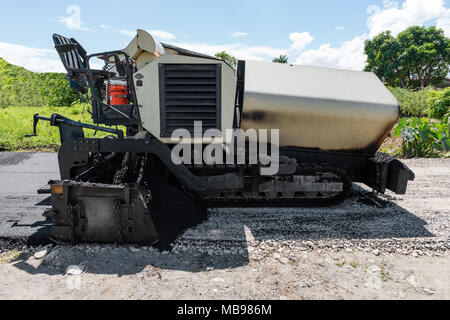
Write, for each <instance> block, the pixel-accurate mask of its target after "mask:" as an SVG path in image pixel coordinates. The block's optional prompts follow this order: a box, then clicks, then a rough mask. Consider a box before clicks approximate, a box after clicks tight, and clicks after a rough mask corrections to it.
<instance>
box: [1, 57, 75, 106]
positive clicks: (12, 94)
mask: <svg viewBox="0 0 450 320" xmlns="http://www.w3.org/2000/svg"><path fill="white" fill-rule="evenodd" d="M78 101H79V95H78V94H77V93H76V92H75V91H74V90H73V89H72V88H70V86H69V83H68V81H67V79H66V77H65V75H64V74H62V73H34V72H31V71H28V70H26V69H24V68H22V67H18V66H14V65H12V64H10V63H8V62H6V61H5V60H3V59H2V58H0V108H5V107H43V106H54V107H67V106H70V105H71V104H72V103H74V102H78Z"/></svg>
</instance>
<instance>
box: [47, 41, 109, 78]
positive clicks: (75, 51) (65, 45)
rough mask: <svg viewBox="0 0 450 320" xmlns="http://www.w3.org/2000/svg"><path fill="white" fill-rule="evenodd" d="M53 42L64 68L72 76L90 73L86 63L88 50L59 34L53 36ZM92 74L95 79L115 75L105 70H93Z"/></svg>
mask: <svg viewBox="0 0 450 320" xmlns="http://www.w3.org/2000/svg"><path fill="white" fill-rule="evenodd" d="M53 42H54V43H55V49H56V51H58V54H59V57H60V58H61V61H62V63H63V65H64V68H65V69H66V70H67V72H68V73H69V74H70V75H74V76H79V75H81V74H83V75H85V74H87V73H88V69H87V63H86V50H84V48H83V47H82V46H81V45H80V44H79V43H78V41H77V40H75V39H73V38H71V39H69V38H66V37H64V36H61V35H59V34H54V35H53ZM91 73H92V75H93V76H94V77H102V76H103V77H105V78H109V77H111V76H113V75H114V74H113V73H110V72H107V71H104V70H93V69H91Z"/></svg>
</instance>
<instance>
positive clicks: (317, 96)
mask: <svg viewBox="0 0 450 320" xmlns="http://www.w3.org/2000/svg"><path fill="white" fill-rule="evenodd" d="M398 117H399V107H398V102H397V100H396V99H395V97H394V96H393V95H392V94H391V93H390V91H389V90H388V89H387V88H386V87H385V85H384V84H383V83H382V82H381V81H380V80H379V79H378V78H377V76H376V75H375V74H373V73H370V72H359V71H347V70H337V69H328V68H320V67H309V66H299V65H288V64H277V63H268V62H255V61H247V62H246V68H245V94H244V104H243V119H242V125H241V126H242V128H243V129H249V128H255V129H279V130H280V145H281V146H291V147H303V148H314V149H321V150H353V151H365V152H374V151H376V150H377V149H378V147H379V146H380V145H381V143H382V142H383V140H384V139H385V138H386V136H387V134H388V133H389V132H390V130H391V129H392V128H393V126H394V125H395V123H396V121H397V120H398Z"/></svg>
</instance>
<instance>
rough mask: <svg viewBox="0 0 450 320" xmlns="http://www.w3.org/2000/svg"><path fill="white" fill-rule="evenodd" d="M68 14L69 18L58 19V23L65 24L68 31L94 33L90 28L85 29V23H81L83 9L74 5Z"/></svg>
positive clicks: (68, 10) (68, 9)
mask: <svg viewBox="0 0 450 320" xmlns="http://www.w3.org/2000/svg"><path fill="white" fill-rule="evenodd" d="M66 13H67V14H68V15H69V16H67V17H58V21H59V22H62V23H64V24H65V25H66V28H67V29H70V30H84V31H92V30H90V29H89V28H86V27H83V23H82V22H81V9H80V7H79V6H76V5H73V4H72V5H70V6H68V7H67V10H66Z"/></svg>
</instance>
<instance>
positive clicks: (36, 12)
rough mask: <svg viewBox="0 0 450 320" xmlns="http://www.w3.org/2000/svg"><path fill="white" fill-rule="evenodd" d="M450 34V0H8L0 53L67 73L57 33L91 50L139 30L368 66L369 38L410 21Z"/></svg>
mask: <svg viewBox="0 0 450 320" xmlns="http://www.w3.org/2000/svg"><path fill="white" fill-rule="evenodd" d="M414 24H418V25H425V26H429V25H437V26H438V27H441V28H443V29H444V30H445V32H446V34H447V36H449V35H450V10H449V9H448V8H447V3H446V1H444V0H399V1H392V0H384V1H383V0H340V1H337V0H315V1H311V0H310V1H294V0H285V1H274V0H272V1H268V0H258V1H254V0H240V1H237V0H236V1H235V0H228V1H220V2H219V1H214V0H209V1H205V0H195V1H194V0H191V1H189V0H185V1H177V0H171V1H161V0H160V1H137V0H134V1H133V0H132V1H115V0H109V1H92V0H91V1H84V0H82V1H76V0H69V1H65V0H64V1H61V0H59V1H56V0H54V1H50V0H47V1H29V0H16V1H7V2H4V3H2V11H1V12H0V57H3V58H5V59H7V60H8V61H9V62H11V63H15V64H18V65H22V66H24V67H26V68H28V69H31V70H33V71H63V70H62V66H61V65H60V63H59V61H58V59H57V56H56V54H55V52H54V49H53V43H52V41H51V35H52V34H53V33H55V32H56V33H61V34H63V35H67V36H70V37H75V38H76V39H78V41H79V42H80V43H82V44H83V45H84V46H85V48H86V49H87V51H88V52H94V51H95V52H97V51H104V50H110V49H111V50H112V49H119V48H123V47H125V45H126V44H127V43H128V42H129V41H130V40H131V37H132V35H133V33H134V32H135V30H136V29H137V28H140V29H145V30H149V31H151V32H152V33H153V34H154V35H155V36H156V37H157V38H159V39H160V40H161V41H163V42H167V43H172V44H175V45H179V46H182V47H185V48H187V49H191V50H196V51H200V52H203V53H206V54H214V53H215V52H218V51H221V50H226V51H228V52H230V53H231V54H233V55H235V56H237V57H238V58H241V59H249V60H271V59H272V58H274V57H276V56H278V55H280V54H287V55H288V56H289V58H290V62H291V63H298V64H306V65H320V66H327V67H334V68H342V69H354V70H360V69H362V67H363V65H364V61H365V57H364V55H363V42H364V40H365V39H368V38H371V37H373V36H374V35H375V34H377V33H379V32H381V31H384V30H392V31H393V32H394V33H398V32H400V31H402V30H403V29H405V28H407V27H408V26H410V25H414Z"/></svg>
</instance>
